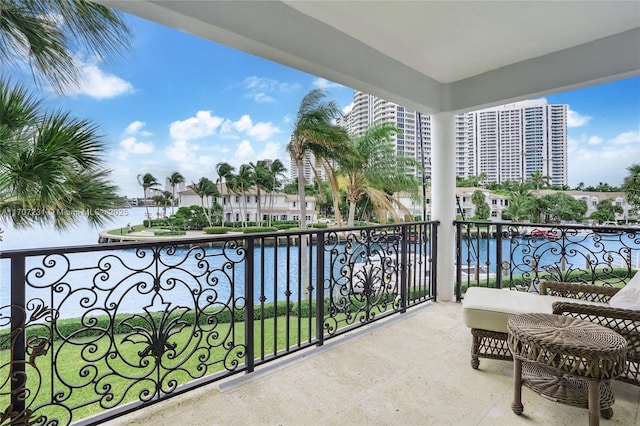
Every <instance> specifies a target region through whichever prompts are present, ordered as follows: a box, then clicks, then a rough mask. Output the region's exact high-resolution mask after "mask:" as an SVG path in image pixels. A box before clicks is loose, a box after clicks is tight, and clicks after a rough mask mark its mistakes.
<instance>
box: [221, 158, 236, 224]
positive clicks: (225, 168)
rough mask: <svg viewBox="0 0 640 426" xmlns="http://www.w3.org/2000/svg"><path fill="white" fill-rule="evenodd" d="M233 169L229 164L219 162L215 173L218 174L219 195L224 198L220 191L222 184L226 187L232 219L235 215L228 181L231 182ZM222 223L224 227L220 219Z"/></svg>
mask: <svg viewBox="0 0 640 426" xmlns="http://www.w3.org/2000/svg"><path fill="white" fill-rule="evenodd" d="M235 170H236V169H235V167H233V166H232V165H231V164H229V163H226V162H224V161H221V162H219V163H218V164H216V172H217V173H218V182H219V183H220V189H219V191H220V194H222V196H223V197H224V192H223V191H222V185H223V183H224V184H225V186H226V190H227V191H226V192H227V194H228V195H229V207H230V208H231V217H232V218H233V217H234V216H235V215H234V214H233V204H232V203H231V188H230V187H229V181H230V180H231V177H232V176H233V172H234V171H235ZM222 221H223V223H222V224H223V225H224V218H223V219H222Z"/></svg>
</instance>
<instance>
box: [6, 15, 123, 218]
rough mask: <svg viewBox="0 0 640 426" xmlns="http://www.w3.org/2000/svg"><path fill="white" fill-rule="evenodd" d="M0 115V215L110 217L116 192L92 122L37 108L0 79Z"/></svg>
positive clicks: (34, 101)
mask: <svg viewBox="0 0 640 426" xmlns="http://www.w3.org/2000/svg"><path fill="white" fill-rule="evenodd" d="M2 7H4V5H3V6H2ZM3 13H4V12H3ZM0 50H1V48H0ZM0 117H2V118H1V119H0V220H8V221H10V222H11V223H13V225H14V226H15V227H18V228H21V227H27V226H31V225H33V224H45V223H53V225H54V226H55V227H56V228H57V229H67V228H69V227H71V226H72V225H74V224H75V223H77V222H78V220H79V219H80V218H81V217H86V218H87V219H88V220H89V221H90V222H91V223H94V224H96V225H104V224H105V223H107V222H108V221H109V220H110V219H112V217H110V216H109V214H108V213H109V212H108V210H107V209H108V208H111V207H113V206H115V205H116V203H117V202H118V199H119V197H118V196H117V194H116V189H117V188H116V187H115V186H114V185H113V184H112V183H111V182H110V180H109V179H110V173H111V172H110V171H109V170H107V169H104V168H103V164H104V163H103V160H102V158H101V157H102V155H103V154H104V152H105V150H106V145H105V144H104V142H103V140H102V137H101V136H100V135H99V134H98V128H97V126H96V125H95V124H92V123H91V122H89V121H87V120H79V119H75V118H72V117H71V116H70V115H69V114H67V113H65V112H62V111H58V112H50V113H46V112H43V111H42V110H41V101H40V100H38V99H35V98H34V97H32V96H31V95H29V94H28V92H27V91H26V90H25V89H24V88H23V87H22V86H11V85H9V84H5V83H3V82H2V81H0ZM74 211H82V212H88V213H89V214H83V215H79V214H71V213H72V212H74Z"/></svg>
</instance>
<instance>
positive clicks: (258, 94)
mask: <svg viewBox="0 0 640 426" xmlns="http://www.w3.org/2000/svg"><path fill="white" fill-rule="evenodd" d="M242 86H243V87H244V88H245V89H246V93H245V95H244V96H245V97H247V98H251V99H253V100H254V101H255V102H257V103H273V102H275V101H276V99H275V98H274V97H273V95H274V94H282V93H288V92H292V91H294V90H298V89H299V88H300V85H299V84H298V83H286V82H280V81H277V80H274V79H271V78H266V77H258V76H255V75H254V76H251V77H247V78H245V79H244V80H243V81H242Z"/></svg>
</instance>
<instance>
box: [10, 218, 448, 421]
mask: <svg viewBox="0 0 640 426" xmlns="http://www.w3.org/2000/svg"><path fill="white" fill-rule="evenodd" d="M436 230H437V223H434V222H424V223H412V224H399V225H389V226H373V227H366V228H352V229H345V230H342V229H340V230H336V229H327V230H312V231H305V232H295V231H292V232H282V233H270V234H253V235H251V234H235V235H225V236H218V237H212V238H211V239H208V240H202V239H198V240H195V239H192V240H180V241H173V242H168V241H163V242H146V243H122V244H113V245H94V246H83V247H69V248H54V249H40V250H15V251H6V252H3V253H0V274H1V275H2V276H1V278H2V280H1V281H0V282H1V283H2V284H1V287H0V374H1V375H0V377H1V381H0V405H2V406H1V407H0V416H1V417H0V424H3V425H4V424H21V425H22V424H43V425H44V424H71V423H78V424H94V423H100V422H103V421H105V420H107V419H109V418H113V417H115V416H118V415H121V414H124V413H126V412H129V411H132V410H134V409H136V408H138V407H140V406H142V405H147V404H150V403H154V402H157V401H161V400H163V399H165V398H168V397H170V396H173V395H176V394H179V393H183V392H185V391H188V390H189V389H192V388H194V387H197V386H201V385H204V384H207V383H211V382H214V381H216V380H219V379H221V378H224V377H228V376H230V375H233V374H238V373H242V372H243V373H251V372H252V371H253V370H254V369H255V368H256V367H257V366H259V365H260V364H264V363H266V362H269V361H272V360H274V359H277V358H280V357H283V356H287V355H289V354H292V353H294V352H296V351H298V350H300V349H303V348H307V347H310V346H314V345H318V346H319V345H322V344H323V342H324V341H325V340H326V339H330V338H333V337H335V336H338V335H340V334H342V333H345V332H347V331H349V330H351V329H353V328H355V327H359V326H362V325H366V324H368V323H370V322H371V321H375V320H377V319H380V318H384V317H386V316H389V315H392V314H395V313H401V312H404V311H405V310H406V309H407V308H408V307H411V306H413V305H417V304H419V303H422V302H425V301H428V300H432V299H434V298H435V290H434V283H435V272H436V271H435V265H436V262H435V260H436V259H435V253H436V251H435V247H434V241H435V237H436Z"/></svg>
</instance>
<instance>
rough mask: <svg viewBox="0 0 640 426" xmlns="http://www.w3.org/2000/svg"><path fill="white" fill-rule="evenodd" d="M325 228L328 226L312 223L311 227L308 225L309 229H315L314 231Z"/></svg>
mask: <svg viewBox="0 0 640 426" xmlns="http://www.w3.org/2000/svg"><path fill="white" fill-rule="evenodd" d="M327 227H328V226H327V224H326V223H312V224H311V225H309V228H315V229H325V228H327Z"/></svg>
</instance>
